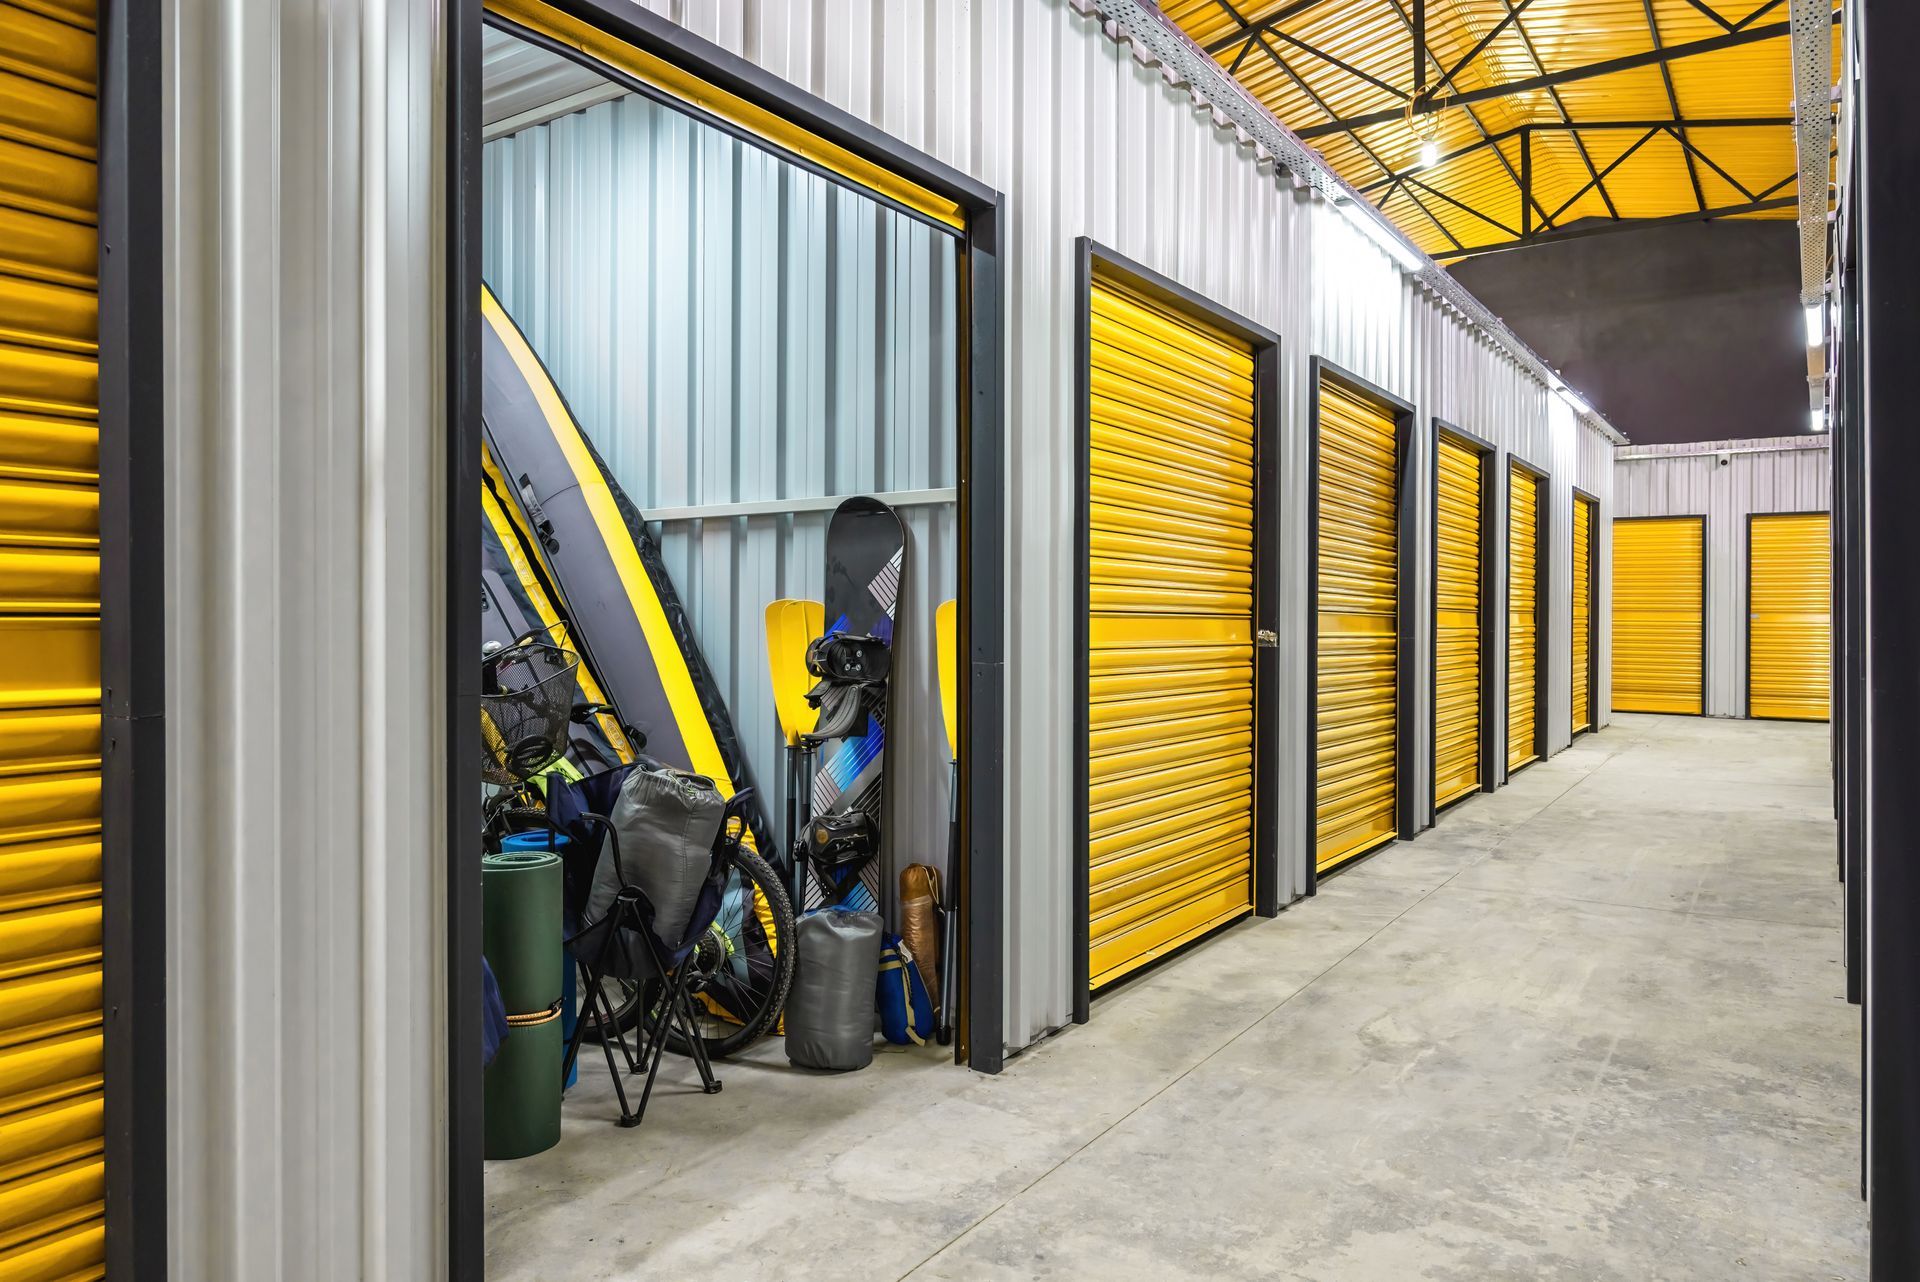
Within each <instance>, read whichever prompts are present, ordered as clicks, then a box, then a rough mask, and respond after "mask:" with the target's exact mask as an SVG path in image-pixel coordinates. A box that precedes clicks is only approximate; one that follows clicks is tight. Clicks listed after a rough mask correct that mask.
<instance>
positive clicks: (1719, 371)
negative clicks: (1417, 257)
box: [1451, 221, 1807, 445]
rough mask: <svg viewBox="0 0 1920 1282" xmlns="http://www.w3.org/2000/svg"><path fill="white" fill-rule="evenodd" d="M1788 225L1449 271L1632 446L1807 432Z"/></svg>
mask: <svg viewBox="0 0 1920 1282" xmlns="http://www.w3.org/2000/svg"><path fill="white" fill-rule="evenodd" d="M1798 254H1799V241H1798V237H1797V232H1796V229H1795V226H1794V224H1792V223H1780V222H1749V221H1726V222H1712V223H1685V224H1674V225H1669V226H1656V227H1649V228H1646V229H1644V230H1637V231H1622V232H1616V233H1614V234H1612V235H1608V236H1601V237H1594V238H1590V239H1581V240H1567V241H1561V242H1556V243H1547V244H1536V245H1530V246H1528V247H1526V248H1525V249H1519V250H1512V251H1508V252H1505V253H1497V254H1488V255H1485V256H1483V257H1480V258H1474V259H1469V260H1467V261H1465V262H1461V263H1458V264H1456V265H1455V266H1454V267H1452V268H1451V271H1452V273H1453V275H1454V276H1455V277H1456V278H1457V279H1458V280H1459V281H1460V283H1461V284H1463V285H1465V286H1466V287H1467V288H1468V289H1469V290H1471V291H1473V293H1474V294H1476V295H1477V296H1479V298H1480V300H1481V301H1482V302H1484V303H1485V304H1486V305H1487V306H1488V307H1489V308H1490V309H1491V310H1492V311H1493V312H1494V314H1495V315H1497V316H1499V317H1501V318H1502V319H1503V320H1505V321H1506V322H1507V324H1508V325H1510V326H1512V327H1513V329H1514V331H1515V332H1516V333H1518V334H1519V335H1520V337H1521V338H1522V339H1524V340H1525V341H1526V342H1527V343H1529V344H1530V345H1531V346H1532V347H1533V348H1534V350H1535V351H1537V352H1539V353H1540V354H1541V356H1543V357H1545V358H1546V360H1547V362H1548V364H1550V365H1553V366H1555V367H1557V368H1558V369H1560V371H1561V373H1562V376H1563V377H1564V378H1565V379H1566V380H1567V383H1568V385H1569V386H1571V387H1572V388H1573V389H1574V390H1576V391H1578V392H1579V393H1580V394H1581V395H1582V396H1584V397H1586V399H1587V400H1588V401H1590V402H1591V403H1592V405H1593V407H1594V408H1595V409H1597V410H1598V411H1600V413H1602V414H1604V415H1606V416H1607V418H1608V420H1609V421H1611V422H1612V423H1613V425H1614V426H1615V427H1617V428H1619V429H1620V430H1621V431H1622V432H1625V433H1626V434H1627V436H1628V437H1629V438H1630V439H1631V440H1633V441H1634V442H1635V443H1636V444H1648V445H1650V444H1656V443H1662V442H1682V441H1715V440H1726V439H1729V438H1740V437H1750V436H1795V435H1804V434H1805V433H1806V431H1807V382H1806V368H1807V366H1806V342H1807V339H1806V322H1805V320H1804V318H1803V315H1802V312H1801V308H1800V276H1799V257H1798Z"/></svg>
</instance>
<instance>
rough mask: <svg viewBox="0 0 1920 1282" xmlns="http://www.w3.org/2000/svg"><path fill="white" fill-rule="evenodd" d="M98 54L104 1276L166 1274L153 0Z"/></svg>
mask: <svg viewBox="0 0 1920 1282" xmlns="http://www.w3.org/2000/svg"><path fill="white" fill-rule="evenodd" d="M98 49H99V58H100V67H99V74H100V79H99V113H100V116H99V126H100V155H99V175H100V206H99V217H100V258H99V273H100V302H99V317H100V320H99V326H100V328H99V336H100V385H99V386H100V403H99V409H100V420H99V427H100V684H101V718H102V725H101V731H102V734H101V829H100V847H101V899H102V923H101V953H102V961H101V971H102V984H103V989H104V992H103V1003H102V1004H103V1014H104V1019H103V1042H104V1054H105V1066H104V1077H105V1105H104V1108H105V1134H106V1266H107V1273H108V1275H109V1276H111V1277H115V1278H160V1277H163V1276H164V1275H165V1272H166V1260H167V1107H168V1088H169V1083H168V1079H167V1063H168V1060H167V1027H166V1024H167V990H166V982H167V912H166V897H167V849H166V830H167V772H168V758H167V749H166V711H167V704H166V658H167V644H166V643H167V629H166V469H165V466H164V460H165V453H166V432H165V422H164V412H165V396H164V386H165V378H166V346H165V328H164V326H165V304H164V300H165V292H164V291H165V279H164V253H165V246H164V243H163V240H162V228H163V225H164V219H163V217H162V213H163V209H164V205H165V199H164V193H165V189H164V186H163V184H164V179H165V175H164V173H163V172H162V166H161V154H162V145H161V142H162V132H163V129H162V126H163V123H164V121H165V118H166V114H165V110H164V108H165V99H164V95H163V92H162V72H161V66H162V56H161V50H162V22H161V8H160V6H158V5H154V4H146V3H138V2H137V0H106V3H104V4H102V5H101V7H100V27H99V32H98ZM467 738H468V739H469V740H471V739H472V738H473V736H472V735H468V736H467ZM476 991H477V990H476ZM476 1002H477V997H476ZM478 1009H479V1008H478V1006H477V1005H476V1006H475V1012H476V1015H477V1013H478ZM474 1044H475V1047H476V1049H477V1047H478V1045H479V1042H478V1039H477V1038H476V1040H475V1043H474Z"/></svg>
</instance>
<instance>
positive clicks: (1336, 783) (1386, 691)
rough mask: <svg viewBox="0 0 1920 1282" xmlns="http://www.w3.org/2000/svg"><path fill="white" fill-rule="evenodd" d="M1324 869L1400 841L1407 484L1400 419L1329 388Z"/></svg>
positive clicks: (1321, 697)
mask: <svg viewBox="0 0 1920 1282" xmlns="http://www.w3.org/2000/svg"><path fill="white" fill-rule="evenodd" d="M1318 430H1319V433H1320V495H1319V498H1320V541H1319V548H1318V550H1317V554H1316V555H1317V557H1318V573H1319V600H1318V601H1317V602H1316V603H1315V604H1316V609H1317V610H1318V612H1319V613H1318V619H1317V624H1318V629H1319V632H1318V637H1319V640H1318V649H1319V653H1318V655H1317V656H1316V660H1317V664H1318V669H1319V676H1318V683H1317V684H1318V688H1317V690H1316V691H1315V700H1316V702H1315V715H1316V717H1317V723H1316V724H1317V727H1318V735H1317V743H1316V744H1315V753H1316V757H1315V760H1316V763H1317V771H1316V774H1317V779H1318V788H1317V795H1316V797H1315V808H1314V823H1315V830H1316V833H1317V838H1316V841H1315V843H1314V844H1315V850H1314V863H1315V867H1316V868H1317V869H1318V870H1319V871H1321V872H1326V871H1328V870H1329V869H1331V868H1333V867H1334V866H1335V865H1337V864H1340V863H1342V862H1344V861H1345V860H1348V859H1351V858H1353V857H1354V856H1356V855H1361V854H1364V853H1366V852H1367V851H1369V850H1371V849H1373V848H1374V847H1375V846H1378V845H1380V844H1381V843H1382V842H1385V841H1387V840H1390V839H1391V838H1392V837H1394V836H1395V835H1396V831H1397V830H1396V827H1395V823H1396V818H1395V802H1396V798H1397V797H1398V787H1399V762H1398V760H1397V757H1398V752H1399V726H1398V723H1397V718H1398V713H1399V701H1398V691H1399V675H1400V674H1399V652H1398V651H1399V644H1400V637H1399V590H1400V510H1399V509H1400V477H1399V450H1398V445H1399V441H1398V430H1397V425H1396V422H1395V419H1394V415H1393V414H1392V412H1390V411H1388V410H1385V409H1382V408H1381V407H1380V406H1378V405H1376V404H1375V403H1373V402H1372V401H1369V400H1365V399H1362V398H1361V397H1359V396H1356V395H1355V394H1354V393H1352V392H1350V391H1348V390H1347V389H1346V388H1344V387H1342V386H1341V385H1340V384H1338V383H1336V382H1334V381H1332V380H1331V379H1328V378H1325V377H1323V378H1322V379H1321V381H1320V422H1319V424H1318Z"/></svg>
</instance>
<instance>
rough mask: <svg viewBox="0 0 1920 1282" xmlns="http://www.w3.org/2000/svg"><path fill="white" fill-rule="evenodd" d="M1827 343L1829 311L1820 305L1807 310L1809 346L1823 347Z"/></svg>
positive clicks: (1817, 304)
mask: <svg viewBox="0 0 1920 1282" xmlns="http://www.w3.org/2000/svg"><path fill="white" fill-rule="evenodd" d="M1826 341H1827V309H1826V308H1825V307H1823V306H1821V305H1820V304H1819V303H1815V304H1814V305H1813V306H1811V307H1809V308H1807V346H1808V347H1823V346H1825V345H1826Z"/></svg>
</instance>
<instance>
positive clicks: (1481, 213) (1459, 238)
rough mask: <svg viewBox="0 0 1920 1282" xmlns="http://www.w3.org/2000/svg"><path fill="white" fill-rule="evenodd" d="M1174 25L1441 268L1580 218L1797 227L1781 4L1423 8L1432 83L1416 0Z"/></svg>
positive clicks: (1219, 1) (1178, 12)
mask: <svg viewBox="0 0 1920 1282" xmlns="http://www.w3.org/2000/svg"><path fill="white" fill-rule="evenodd" d="M1161 9H1162V12H1163V13H1164V14H1165V15H1166V16H1167V17H1168V18H1170V19H1171V20H1173V21H1174V22H1175V23H1176V24H1178V25H1179V26H1180V28H1181V29H1182V30H1184V31H1185V32H1186V33H1187V35H1188V36H1189V37H1191V38H1192V39H1193V40H1194V41H1195V42H1196V43H1198V44H1199V45H1201V46H1202V47H1203V48H1204V49H1206V51H1207V52H1208V53H1209V54H1210V55H1211V56H1213V57H1214V58H1215V59H1216V60H1217V61H1218V62H1219V63H1220V64H1221V65H1222V66H1223V67H1226V68H1227V69H1228V70H1229V71H1231V73H1232V74H1233V75H1234V76H1235V77H1236V78H1237V79H1238V80H1239V81H1240V82H1241V83H1242V84H1243V85H1245V86H1246V88H1247V89H1248V90H1249V91H1251V92H1252V94H1253V95H1254V96H1255V98H1257V99H1258V100H1259V101H1260V103H1261V104H1262V105H1264V106H1265V107H1266V108H1267V109H1268V110H1269V111H1271V112H1272V113H1273V114H1274V115H1275V116H1276V117H1278V118H1279V119H1280V121H1281V122H1282V123H1283V124H1285V125H1287V126H1288V127H1289V128H1290V129H1292V130H1294V132H1296V133H1300V134H1302V135H1303V136H1304V137H1305V138H1307V139H1308V140H1310V141H1311V142H1312V143H1313V145H1314V146H1316V147H1317V148H1319V149H1320V151H1321V152H1322V154H1323V155H1324V156H1325V158H1326V160H1327V163H1328V164H1329V166H1330V167H1331V168H1332V169H1333V170H1334V171H1335V172H1337V173H1338V174H1340V176H1341V177H1343V178H1345V179H1346V180H1347V181H1348V182H1350V183H1352V184H1353V185H1354V186H1355V187H1357V188H1359V189H1360V190H1361V192H1362V193H1364V194H1365V195H1366V196H1367V198H1368V199H1370V200H1372V201H1373V202H1374V203H1375V204H1377V205H1379V206H1380V208H1381V209H1382V210H1383V211H1384V212H1385V213H1386V214H1387V215H1388V216H1389V217H1391V218H1392V219H1393V220H1394V221H1395V222H1396V223H1397V224H1398V225H1399V226H1400V228H1401V229H1402V230H1403V231H1405V232H1406V233H1407V235H1408V236H1409V237H1411V238H1412V239H1413V241H1414V242H1415V243H1416V244H1418V245H1419V246H1420V247H1421V248H1422V249H1424V250H1426V251H1427V252H1428V253H1430V254H1432V255H1434V256H1435V257H1438V258H1443V259H1445V258H1452V257H1458V256H1460V255H1461V254H1462V253H1463V252H1465V251H1472V250H1476V249H1481V248H1488V247H1504V246H1507V245H1511V244H1512V243H1514V242H1516V241H1519V240H1521V239H1523V238H1525V237H1528V236H1532V237H1540V236H1547V237H1553V236H1556V235H1560V234H1566V233H1568V232H1570V231H1576V230H1582V229H1583V228H1579V227H1575V226H1573V225H1574V224H1579V223H1580V222H1581V220H1584V219H1602V220H1607V221H1608V222H1613V221H1616V220H1617V221H1623V222H1624V221H1630V220H1637V219H1654V218H1674V219H1678V218H1702V217H1734V216H1750V217H1771V218H1792V217H1794V216H1795V208H1794V202H1795V200H1796V198H1797V195H1798V190H1797V183H1796V181H1795V156H1794V131H1793V124H1792V97H1793V79H1792V59H1791V54H1790V48H1789V40H1788V35H1787V17H1788V14H1787V6H1786V3H1785V0H1426V3H1425V10H1426V45H1427V52H1428V56H1427V58H1426V59H1424V60H1423V61H1424V63H1425V66H1424V75H1423V76H1421V77H1420V78H1419V80H1418V83H1416V77H1415V72H1414V68H1415V53H1414V50H1415V38H1414V15H1413V0H1241V2H1240V3H1235V2H1234V0H1164V3H1163V4H1162V5H1161ZM1833 38H1834V41H1835V43H1836V50H1837V45H1838V41H1839V29H1838V26H1837V25H1836V27H1835V29H1834V36H1833ZM1621 60H1626V65H1617V64H1619V63H1620V62H1621ZM1834 65H1835V67H1836V68H1837V67H1838V66H1839V65H1840V59H1839V57H1838V54H1837V52H1836V56H1835V58H1834ZM1450 73H1451V75H1450ZM1449 76H1450V78H1449ZM1542 82H1544V83H1542ZM1428 139H1431V140H1432V141H1433V142H1434V143H1435V144H1436V145H1437V146H1438V147H1439V149H1440V152H1441V155H1442V159H1441V160H1440V162H1439V163H1437V164H1435V165H1432V166H1429V167H1424V168H1423V167H1422V166H1421V165H1420V152H1421V147H1422V144H1423V142H1425V141H1426V140H1428ZM1523 190H1525V191H1530V192H1531V200H1528V201H1523V197H1522V192H1523Z"/></svg>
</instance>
